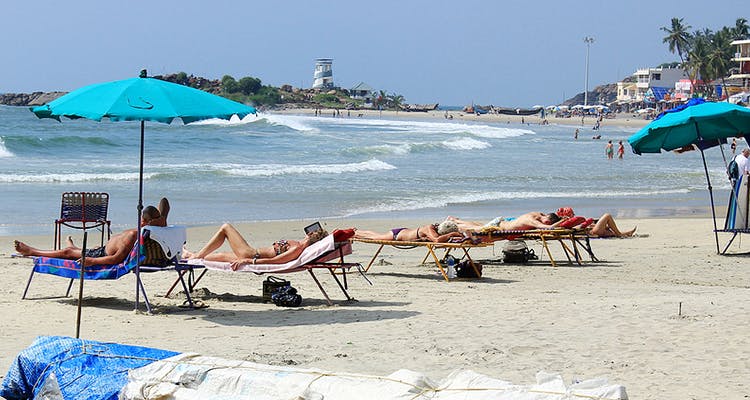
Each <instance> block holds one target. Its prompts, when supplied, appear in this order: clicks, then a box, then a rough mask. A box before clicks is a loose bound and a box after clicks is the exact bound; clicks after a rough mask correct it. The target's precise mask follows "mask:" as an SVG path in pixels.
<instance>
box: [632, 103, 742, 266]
mask: <svg viewBox="0 0 750 400" xmlns="http://www.w3.org/2000/svg"><path fill="white" fill-rule="evenodd" d="M688 104H690V103H688ZM748 134H750V108H747V107H742V106H738V105H736V104H730V103H710V102H702V103H699V104H695V105H688V106H686V107H684V106H683V107H681V109H680V108H678V109H674V110H669V111H667V112H666V113H664V114H662V115H661V116H660V117H657V119H655V120H654V121H652V122H651V123H649V124H648V125H646V126H645V127H643V128H642V129H641V130H639V131H638V132H636V133H635V134H633V135H632V136H630V138H628V142H629V143H630V147H631V148H632V149H633V152H634V153H636V154H642V153H661V151H662V150H666V151H671V150H677V149H681V148H684V147H688V146H689V147H691V148H692V147H693V146H694V147H697V148H698V150H700V152H701V158H702V159H703V170H704V171H705V173H706V182H707V183H708V192H709V196H710V199H711V213H712V215H713V220H714V235H715V237H716V250H717V252H718V253H721V251H720V250H719V234H718V232H717V227H716V212H715V209H714V197H713V190H712V187H711V179H710V178H709V175H708V166H707V165H706V156H705V154H704V152H703V151H704V150H705V149H706V148H708V147H711V146H716V145H719V144H721V143H722V142H724V141H725V140H726V139H727V138H730V137H745V136H746V135H748Z"/></svg>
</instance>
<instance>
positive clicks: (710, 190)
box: [701, 150, 721, 254]
mask: <svg viewBox="0 0 750 400" xmlns="http://www.w3.org/2000/svg"><path fill="white" fill-rule="evenodd" d="M701 158H702V159H703V171H705V173H706V182H707V183H708V196H709V197H710V198H711V216H712V217H713V220H714V238H715V239H716V254H721V250H720V249H719V232H717V231H716V230H717V229H718V228H717V227H716V210H715V209H714V191H713V187H711V178H709V176H708V165H706V154H705V153H703V150H701Z"/></svg>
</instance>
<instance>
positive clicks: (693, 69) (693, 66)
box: [685, 29, 713, 91]
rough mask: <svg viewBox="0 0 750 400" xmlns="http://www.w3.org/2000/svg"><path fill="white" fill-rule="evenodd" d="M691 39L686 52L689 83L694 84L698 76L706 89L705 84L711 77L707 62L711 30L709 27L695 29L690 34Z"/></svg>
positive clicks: (704, 89) (711, 35)
mask: <svg viewBox="0 0 750 400" xmlns="http://www.w3.org/2000/svg"><path fill="white" fill-rule="evenodd" d="M692 37H693V40H692V42H691V45H690V51H689V52H688V54H687V61H686V63H685V64H686V67H687V68H686V69H687V70H688V76H689V77H690V80H691V83H693V85H694V86H695V81H697V79H698V77H700V79H701V80H703V86H704V87H703V88H702V89H701V90H703V91H707V89H708V87H707V86H706V85H707V84H708V83H709V82H710V81H711V80H712V79H713V77H712V73H711V69H710V67H709V64H708V54H709V53H710V52H711V40H712V37H713V32H711V30H710V29H705V30H703V31H695V33H693V35H692Z"/></svg>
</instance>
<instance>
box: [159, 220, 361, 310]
mask: <svg viewBox="0 0 750 400" xmlns="http://www.w3.org/2000/svg"><path fill="white" fill-rule="evenodd" d="M353 234H354V232H353V231H342V230H337V231H334V232H333V233H332V234H330V235H328V236H326V237H325V238H323V239H321V240H319V241H318V242H316V243H313V244H312V245H310V246H308V247H307V248H305V249H304V250H303V251H302V254H300V256H299V257H297V258H296V259H294V260H292V261H289V262H287V263H284V264H243V265H241V266H240V267H239V268H237V269H236V270H232V268H231V263H228V262H218V261H206V260H201V259H195V260H183V261H182V262H181V264H182V265H192V266H196V267H203V268H205V270H204V271H203V272H201V274H200V275H199V276H198V277H197V278H196V279H190V280H189V281H188V286H189V289H190V290H192V289H193V288H194V287H195V285H197V284H198V282H199V281H200V280H201V279H202V278H203V276H204V275H205V274H206V272H208V271H209V270H212V271H223V272H252V273H255V274H258V275H261V274H270V273H273V274H286V273H293V272H300V271H307V272H308V273H309V274H310V276H311V277H312V279H313V280H314V281H315V284H316V285H317V286H318V289H320V291H321V293H322V294H323V296H324V297H325V299H326V302H327V303H328V305H333V302H332V301H331V298H330V297H329V296H328V293H326V291H325V289H323V286H322V285H321V284H320V281H319V280H318V278H317V276H316V275H315V273H314V272H313V271H314V270H315V269H319V268H322V269H326V270H328V272H330V273H331V276H333V279H334V280H335V281H336V284H337V285H338V287H339V289H341V291H342V292H343V293H344V296H346V299H347V300H353V298H352V297H351V296H350V295H349V293H348V292H347V289H348V284H347V280H346V279H347V278H346V271H347V270H349V269H351V268H357V270H358V271H359V272H360V274H362V276H363V277H364V278H365V280H367V277H366V276H365V275H364V271H363V270H362V266H361V265H360V264H359V263H347V262H344V256H346V255H349V254H351V253H352V245H351V242H349V238H350V237H351V236H352V235H353ZM337 270H338V271H341V272H342V275H343V283H342V282H341V280H340V279H339V278H338V277H337V276H336V271H337ZM367 282H368V283H369V282H370V281H369V280H367ZM174 286H176V282H175V285H173V287H174Z"/></svg>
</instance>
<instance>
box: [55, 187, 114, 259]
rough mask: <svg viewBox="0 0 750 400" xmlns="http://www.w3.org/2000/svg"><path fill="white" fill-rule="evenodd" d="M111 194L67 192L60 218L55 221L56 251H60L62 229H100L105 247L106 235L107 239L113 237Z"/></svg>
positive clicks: (61, 207) (63, 197) (63, 198)
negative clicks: (110, 218) (110, 217)
mask: <svg viewBox="0 0 750 400" xmlns="http://www.w3.org/2000/svg"><path fill="white" fill-rule="evenodd" d="M108 207H109V194H107V193H93V192H65V193H63V194H62V200H61V201H60V218H58V219H56V220H55V239H54V243H53V244H52V245H53V247H54V249H55V250H57V249H60V248H62V247H61V242H62V227H63V226H66V227H68V228H72V229H81V230H84V231H85V230H88V229H91V228H99V229H100V230H101V232H102V237H101V244H100V246H103V245H104V233H105V232H106V233H107V239H109V237H110V235H111V230H110V225H111V222H110V220H108V219H107V209H108Z"/></svg>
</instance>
